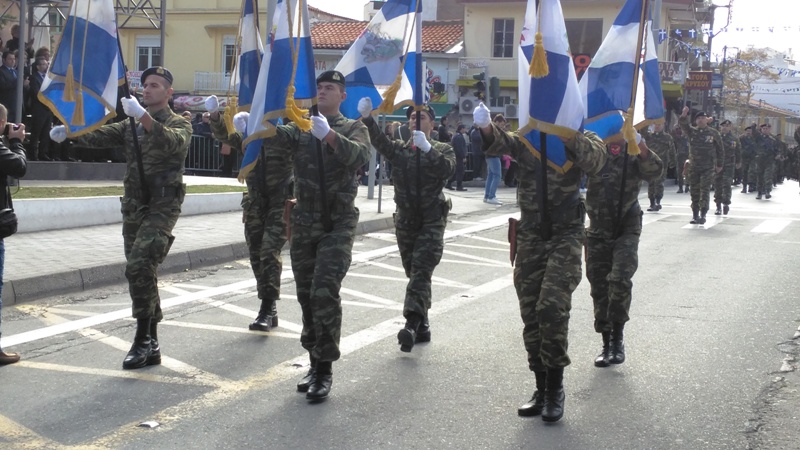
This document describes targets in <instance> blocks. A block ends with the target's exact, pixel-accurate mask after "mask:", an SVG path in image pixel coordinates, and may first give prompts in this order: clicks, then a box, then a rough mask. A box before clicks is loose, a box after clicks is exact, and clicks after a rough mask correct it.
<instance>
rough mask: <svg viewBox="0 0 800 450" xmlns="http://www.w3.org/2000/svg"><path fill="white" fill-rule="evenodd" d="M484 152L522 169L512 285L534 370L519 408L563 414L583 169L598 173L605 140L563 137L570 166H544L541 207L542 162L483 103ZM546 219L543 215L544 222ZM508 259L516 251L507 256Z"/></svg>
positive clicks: (478, 119)
mask: <svg viewBox="0 0 800 450" xmlns="http://www.w3.org/2000/svg"><path fill="white" fill-rule="evenodd" d="M473 119H474V121H475V123H476V124H477V126H478V127H479V128H480V132H481V136H482V138H483V148H484V152H485V153H486V154H487V155H491V156H500V155H503V154H509V155H511V157H512V158H514V159H516V161H517V163H518V170H519V186H518V188H517V189H518V192H519V195H518V198H519V206H520V210H521V219H520V221H519V223H518V224H517V226H516V237H515V238H512V240H513V242H512V248H516V251H517V253H516V257H515V258H514V259H513V260H514V264H515V267H514V286H515V288H516V290H517V297H518V298H519V305H520V314H521V316H522V322H523V323H524V329H523V340H524V342H525V349H526V350H527V353H528V367H529V368H530V370H532V371H533V372H534V374H535V376H536V389H537V390H536V391H535V392H534V394H533V397H532V398H531V400H530V401H529V402H528V403H526V404H524V405H522V406H521V407H520V408H519V409H518V411H517V413H518V414H519V415H521V416H533V415H538V414H541V415H542V419H543V420H545V421H548V422H553V421H557V420H559V419H560V418H561V417H562V416H563V413H564V389H563V385H562V380H563V376H564V367H566V366H568V365H569V364H570V359H569V356H568V355H567V332H568V328H569V312H570V309H571V307H572V292H573V291H574V290H575V288H577V286H578V283H580V281H581V250H582V247H583V241H584V238H585V232H584V226H583V221H584V214H585V213H584V208H583V203H582V202H581V199H580V193H579V188H580V181H581V174H582V172H585V173H587V174H589V175H594V174H596V173H597V172H598V171H599V170H600V169H602V167H603V165H604V164H605V162H606V157H607V152H606V147H605V145H604V144H603V141H602V140H600V138H599V137H598V136H597V135H596V134H594V133H592V132H585V133H576V134H574V135H572V137H570V138H569V139H563V138H562V139H563V140H564V141H565V147H566V155H567V158H568V159H569V161H571V165H569V166H568V170H566V172H564V173H562V172H561V171H558V170H555V169H553V168H552V167H549V166H546V167H545V170H546V172H547V178H546V180H544V182H545V183H547V199H546V205H547V206H546V208H547V210H546V211H540V206H539V201H537V199H538V196H539V193H540V192H541V191H540V190H541V189H542V181H543V180H542V177H541V175H542V167H541V161H539V160H538V159H537V158H536V157H534V155H533V153H531V151H530V150H529V149H528V147H527V146H526V144H525V143H524V142H523V141H522V140H521V139H520V136H519V135H518V134H517V133H510V132H506V131H504V130H502V129H500V128H499V127H498V126H497V125H496V124H492V123H491V120H490V118H489V109H488V108H486V106H484V105H483V104H480V105H479V106H478V108H476V109H475V111H474V113H473ZM548 218H549V220H548V221H545V220H547V219H548ZM512 258H513V255H512Z"/></svg>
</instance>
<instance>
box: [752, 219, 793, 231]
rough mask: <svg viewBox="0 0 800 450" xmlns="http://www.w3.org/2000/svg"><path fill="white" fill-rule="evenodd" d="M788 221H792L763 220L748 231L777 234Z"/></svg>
mask: <svg viewBox="0 0 800 450" xmlns="http://www.w3.org/2000/svg"><path fill="white" fill-rule="evenodd" d="M790 223H792V221H791V220H774V219H771V220H765V221H763V222H761V223H760V224H759V225H758V226H757V227H755V228H753V229H752V230H750V232H752V233H771V234H777V233H780V232H781V231H783V229H784V228H786V227H787V226H788V225H789V224H790Z"/></svg>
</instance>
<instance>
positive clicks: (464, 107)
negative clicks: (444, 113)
mask: <svg viewBox="0 0 800 450" xmlns="http://www.w3.org/2000/svg"><path fill="white" fill-rule="evenodd" d="M480 102H481V101H480V100H478V98H477V97H461V99H459V100H458V112H459V114H465V115H472V113H473V112H474V111H475V107H476V106H478V104H479V103H480Z"/></svg>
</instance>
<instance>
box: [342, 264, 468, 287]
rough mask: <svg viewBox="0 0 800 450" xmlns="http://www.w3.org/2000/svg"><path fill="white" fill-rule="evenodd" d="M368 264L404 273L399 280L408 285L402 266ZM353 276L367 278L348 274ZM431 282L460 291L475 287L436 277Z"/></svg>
mask: <svg viewBox="0 0 800 450" xmlns="http://www.w3.org/2000/svg"><path fill="white" fill-rule="evenodd" d="M367 264H369V265H371V266H374V267H380V268H381V269H386V270H391V271H394V272H399V273H402V274H403V278H398V279H399V280H402V281H403V283H408V278H407V277H406V276H405V273H406V271H405V269H403V268H402V267H400V266H393V265H391V264H386V263H382V262H378V261H369V262H368V263H367ZM351 275H352V276H355V277H358V276H365V275H364V274H357V273H352V274H351V273H348V274H347V276H348V277H349V276H351ZM370 276H372V275H370ZM431 282H432V284H433V285H434V286H445V287H453V288H458V289H469V288H471V287H473V286H472V285H471V284H465V283H460V282H458V281H453V280H448V279H447V278H442V277H437V276H436V275H434V276H432V277H431Z"/></svg>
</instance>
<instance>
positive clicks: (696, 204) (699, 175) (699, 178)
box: [689, 166, 715, 211]
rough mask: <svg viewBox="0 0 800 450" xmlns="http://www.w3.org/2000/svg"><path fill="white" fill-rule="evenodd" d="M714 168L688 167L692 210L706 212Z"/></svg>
mask: <svg viewBox="0 0 800 450" xmlns="http://www.w3.org/2000/svg"><path fill="white" fill-rule="evenodd" d="M714 173H715V172H714V168H713V167H709V168H707V169H704V168H697V167H693V166H690V167H689V185H690V186H692V190H691V195H692V209H700V210H701V211H708V200H709V197H710V195H711V183H713V182H714Z"/></svg>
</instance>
